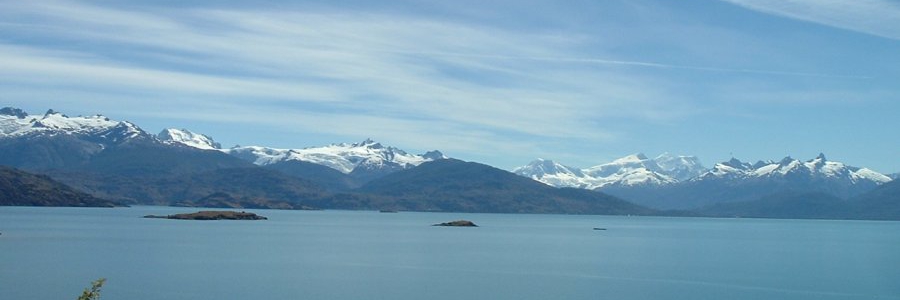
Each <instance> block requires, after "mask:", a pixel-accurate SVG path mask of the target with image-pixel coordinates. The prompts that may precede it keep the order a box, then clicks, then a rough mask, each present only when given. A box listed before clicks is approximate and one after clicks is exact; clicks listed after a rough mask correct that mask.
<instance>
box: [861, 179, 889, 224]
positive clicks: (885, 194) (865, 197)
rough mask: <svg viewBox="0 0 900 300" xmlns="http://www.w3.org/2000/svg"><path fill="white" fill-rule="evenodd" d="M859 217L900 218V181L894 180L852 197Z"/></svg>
mask: <svg viewBox="0 0 900 300" xmlns="http://www.w3.org/2000/svg"><path fill="white" fill-rule="evenodd" d="M852 202H853V203H854V207H853V210H852V213H853V215H854V216H856V217H857V218H859V219H870V220H873V219H874V220H900V181H898V180H894V181H891V182H888V183H885V184H884V185H882V186H880V187H878V188H876V189H874V190H872V191H870V192H867V193H865V194H862V195H859V196H858V197H856V198H854V199H852Z"/></svg>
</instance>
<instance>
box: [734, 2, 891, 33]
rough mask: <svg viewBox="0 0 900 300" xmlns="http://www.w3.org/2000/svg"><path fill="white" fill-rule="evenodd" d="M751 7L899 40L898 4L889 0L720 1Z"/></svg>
mask: <svg viewBox="0 0 900 300" xmlns="http://www.w3.org/2000/svg"><path fill="white" fill-rule="evenodd" d="M722 1H726V2H731V3H734V4H737V5H740V6H743V7H746V8H749V9H752V10H756V11H760V12H764V13H768V14H773V15H778V16H783V17H788V18H793V19H798V20H803V21H808V22H813V23H818V24H822V25H826V26H831V27H837V28H842V29H847V30H852V31H857V32H862V33H866V34H871V35H876V36H880V37H885V38H889V39H895V40H900V3H898V2H896V1H889V0H722Z"/></svg>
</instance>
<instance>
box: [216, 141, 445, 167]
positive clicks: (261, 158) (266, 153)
mask: <svg viewBox="0 0 900 300" xmlns="http://www.w3.org/2000/svg"><path fill="white" fill-rule="evenodd" d="M223 151H224V152H226V153H229V154H231V155H235V156H237V157H240V158H243V159H246V160H249V161H252V162H253V163H254V164H257V165H269V164H274V163H279V162H283V161H290V160H298V161H305V162H311V163H315V164H320V165H323V166H326V167H329V168H332V169H335V170H338V171H340V172H343V173H345V174H349V173H350V172H353V170H355V169H356V168H357V167H364V168H369V169H371V168H373V167H386V168H394V167H399V168H402V169H405V168H411V167H414V166H418V165H420V164H422V163H424V162H427V161H432V160H436V159H445V158H446V156H444V154H443V153H441V152H440V151H430V152H428V153H426V154H423V155H412V154H408V153H406V152H405V151H403V150H400V149H397V148H394V147H385V146H384V145H382V144H381V143H378V142H375V141H373V140H371V139H366V140H365V141H362V142H360V143H353V144H346V143H340V144H331V145H328V146H324V147H311V148H303V149H275V148H267V147H258V146H250V147H235V148H231V149H227V150H223Z"/></svg>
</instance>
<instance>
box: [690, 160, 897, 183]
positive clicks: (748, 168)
mask: <svg viewBox="0 0 900 300" xmlns="http://www.w3.org/2000/svg"><path fill="white" fill-rule="evenodd" d="M752 178H756V179H778V178H787V179H809V180H823V181H833V182H843V183H848V184H865V183H872V184H876V185H877V184H883V183H886V182H889V181H891V178H890V177H888V176H887V175H884V174H881V173H878V172H875V171H872V170H870V169H867V168H858V167H853V166H848V165H846V164H844V163H841V162H836V161H829V160H827V159H826V158H825V154H819V156H817V157H816V158H814V159H811V160H808V161H805V162H803V161H800V160H798V159H794V158H791V157H790V156H789V157H785V158H784V159H782V160H781V161H778V162H775V161H765V162H763V161H760V162H757V163H755V164H752V165H751V164H749V163H745V162H741V161H740V160H737V159H734V158H732V159H731V160H730V161H727V162H722V163H718V164H716V166H714V167H713V168H712V169H710V170H709V171H707V172H704V173H703V174H701V175H700V176H698V177H696V178H695V179H693V180H715V179H728V180H741V179H752Z"/></svg>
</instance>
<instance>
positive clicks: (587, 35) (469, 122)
mask: <svg viewBox="0 0 900 300" xmlns="http://www.w3.org/2000/svg"><path fill="white" fill-rule="evenodd" d="M484 2H490V3H487V4H486V3H484ZM0 66H2V67H0V95H2V96H0V97H2V100H3V102H4V103H3V106H14V107H20V108H23V109H25V110H26V111H29V112H31V113H33V114H40V113H42V112H43V111H45V110H46V109H48V108H53V109H56V110H59V111H62V112H65V113H67V114H70V115H79V114H85V115H87V114H98V113H100V114H104V115H107V116H109V117H111V118H114V119H119V120H129V121H132V122H134V123H136V124H138V125H140V126H141V127H143V128H144V129H145V130H148V131H153V132H156V131H159V130H161V129H163V128H165V127H178V128H187V129H190V130H193V131H197V132H202V133H205V134H208V135H211V136H213V137H214V138H215V139H216V140H218V141H219V142H221V143H222V144H223V145H225V146H231V145H235V144H240V145H263V146H272V147H281V148H301V147H309V146H320V145H326V144H330V143H335V142H355V141H361V140H363V139H365V138H373V139H375V140H378V141H381V142H382V143H384V144H388V145H393V146H397V147H399V148H402V149H406V150H407V151H409V152H424V151H427V150H431V149H439V150H442V151H443V152H445V153H446V154H448V155H449V156H452V157H455V158H460V159H464V160H472V161H478V162H482V163H487V164H490V165H494V166H497V167H499V168H503V169H512V168H514V167H516V166H519V165H524V164H526V163H528V162H529V161H530V160H532V159H534V158H537V157H541V158H547V159H553V160H556V161H559V162H562V163H564V164H567V165H571V166H577V167H587V166H591V165H596V164H600V163H604V162H608V161H610V160H612V159H615V158H617V157H621V156H625V155H628V154H631V153H636V152H643V153H646V154H648V155H651V156H653V155H656V154H659V153H662V152H670V153H672V154H686V155H697V156H699V157H700V158H701V160H702V161H703V162H704V163H705V164H706V165H707V166H711V165H712V164H714V163H715V162H718V161H724V160H727V159H729V158H730V157H731V156H732V155H733V156H734V157H737V158H740V159H742V160H746V161H756V160H766V159H773V160H777V159H780V158H782V157H784V156H788V155H790V156H793V157H795V158H800V159H810V158H813V157H815V156H816V155H817V154H818V153H819V152H824V153H826V154H827V155H828V156H829V158H830V159H833V160H839V161H844V162H846V163H849V164H851V165H857V166H864V167H869V168H871V169H874V170H876V171H880V172H885V173H891V172H898V171H900V159H898V157H900V138H898V136H900V135H898V133H897V129H898V128H900V118H898V116H900V2H897V1H888V0H862V1H860V0H856V1H849V0H848V1H841V0H709V1H702V0H698V1H665V0H660V1H651V0H621V1H617V0H608V1H453V2H448V1H415V0H409V1H353V0H348V1H309V2H302V1H256V2H246V1H15V0H0Z"/></svg>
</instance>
